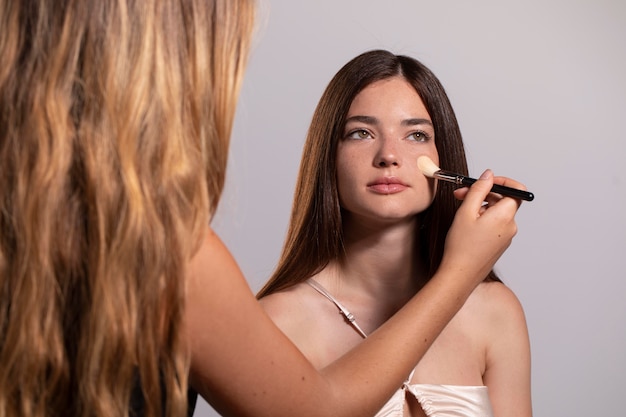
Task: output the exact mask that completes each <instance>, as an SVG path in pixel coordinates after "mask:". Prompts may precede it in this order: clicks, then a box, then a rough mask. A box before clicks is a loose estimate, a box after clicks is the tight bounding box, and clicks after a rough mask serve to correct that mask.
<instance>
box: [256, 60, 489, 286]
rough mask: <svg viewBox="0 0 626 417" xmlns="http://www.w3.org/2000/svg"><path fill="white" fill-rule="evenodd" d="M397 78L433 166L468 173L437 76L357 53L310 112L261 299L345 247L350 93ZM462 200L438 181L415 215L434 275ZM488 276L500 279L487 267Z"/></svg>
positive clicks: (413, 63)
mask: <svg viewBox="0 0 626 417" xmlns="http://www.w3.org/2000/svg"><path fill="white" fill-rule="evenodd" d="M396 76H400V77H403V78H404V79H406V80H407V81H408V82H409V83H410V84H411V85H412V86H413V88H414V89H415V91H416V92H417V93H418V94H419V96H420V98H421V99H422V101H423V102H424V105H425V107H426V110H427V111H428V113H429V115H430V117H431V119H432V122H433V126H434V130H435V138H436V140H435V144H436V147H437V152H438V153H439V163H440V165H441V166H443V167H446V170H450V171H453V172H459V173H461V174H465V175H467V170H468V167H467V160H466V156H465V150H464V146H463V139H462V136H461V131H460V128H459V124H458V122H457V119H456V115H455V113H454V110H453V108H452V105H451V103H450V100H449V99H448V96H447V94H446V92H445V89H444V87H443V85H442V84H441V82H440V81H439V79H438V78H437V77H436V76H435V75H434V74H433V72H432V71H431V70H430V69H428V68H427V67H426V66H424V65H423V64H422V63H421V62H419V61H418V60H416V59H414V58H411V57H408V56H403V55H395V54H393V53H391V52H389V51H385V50H373V51H368V52H365V53H362V54H361V55H359V56H357V57H355V58H353V59H352V60H351V61H349V62H348V63H347V64H345V65H344V66H343V67H342V68H341V69H340V70H339V71H338V72H337V74H335V76H334V77H333V78H332V79H331V81H330V83H329V84H328V86H327V87H326V89H325V91H324V93H323V94H322V97H321V98H320V101H319V103H318V105H317V107H316V109H315V112H314V113H313V118H312V121H311V125H310V127H309V131H308V134H307V138H306V142H305V144H304V149H303V152H302V160H301V164H300V171H299V174H298V179H297V181H296V189H295V195H294V199H293V205H292V210H291V219H290V222H289V227H288V230H287V236H286V239H285V244H284V246H283V250H282V254H281V256H280V259H279V261H278V265H277V267H276V269H275V270H274V273H273V274H272V276H271V277H270V279H269V281H268V282H267V283H266V284H265V286H264V287H263V288H262V289H261V291H259V293H258V294H257V297H258V298H262V297H264V296H266V295H269V294H271V293H274V292H277V291H280V290H283V289H285V288H288V287H290V286H292V285H295V284H297V283H299V282H302V281H304V280H306V279H308V278H310V277H311V276H313V275H315V274H316V273H318V272H320V271H321V270H322V269H323V268H324V267H325V266H326V265H328V263H329V262H330V261H331V260H334V259H339V258H340V257H341V256H342V254H343V253H344V252H343V228H342V216H341V207H340V204H339V194H338V191H337V144H338V143H339V140H340V139H341V137H342V135H343V132H344V128H345V123H346V117H347V114H348V111H349V109H350V105H351V104H352V101H353V100H354V98H355V97H356V96H357V94H359V93H360V92H361V91H362V90H363V89H364V88H365V87H367V86H369V85H370V84H372V83H374V82H376V81H379V80H383V79H388V78H391V77H396ZM459 205H460V203H459V202H458V201H457V200H456V199H455V198H454V196H453V194H452V186H451V185H450V184H447V183H443V182H439V185H438V187H437V193H436V196H435V199H434V201H433V203H432V204H431V206H430V207H429V208H428V209H427V210H426V211H425V212H424V213H421V214H420V216H421V217H422V219H421V222H420V223H421V230H416V233H418V234H419V236H418V238H419V239H420V244H419V245H416V246H417V247H418V248H419V251H420V253H418V254H416V255H417V256H420V257H422V259H423V261H424V262H425V264H426V266H427V268H428V271H429V276H432V275H433V274H434V273H435V271H436V270H437V268H439V265H440V264H441V260H442V258H443V250H444V244H445V238H446V235H447V233H448V230H449V229H450V226H451V224H452V220H453V219H454V215H455V213H456V210H457V209H458V207H459ZM486 279H487V280H498V278H497V276H496V275H495V273H494V272H493V271H491V272H490V274H489V276H488V277H487V278H486Z"/></svg>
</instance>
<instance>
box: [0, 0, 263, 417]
mask: <svg viewBox="0 0 626 417" xmlns="http://www.w3.org/2000/svg"><path fill="white" fill-rule="evenodd" d="M254 8H255V6H254V4H253V0H214V1H211V0H179V1H171V2H170V1H159V0H154V1H148V0H145V1H126V0H111V1H101V0H61V1H55V2H51V1H45V0H40V1H37V0H15V1H12V0H0V27H2V30H1V31H0V57H1V59H0V60H1V62H2V64H1V65H0V416H1V417H4V416H18V415H19V416H66V415H75V416H94V417H96V416H127V415H128V414H129V401H130V399H129V398H130V395H131V391H132V389H133V387H134V386H137V385H138V384H137V383H138V382H139V386H140V387H141V392H142V396H143V398H144V400H145V401H144V402H145V410H144V411H145V415H147V416H155V415H161V414H162V413H164V414H166V415H171V416H180V415H184V413H185V410H186V401H187V372H188V362H189V361H188V349H187V346H186V343H185V340H184V336H183V335H184V333H183V332H182V329H181V326H182V317H183V311H184V298H185V280H184V276H185V266H186V264H187V262H188V261H189V259H190V258H191V256H192V254H193V252H194V251H195V250H196V249H197V247H198V243H199V239H200V236H201V233H202V232H203V231H204V230H205V229H206V226H207V224H208V222H209V220H210V216H211V215H212V213H213V212H214V210H215V208H216V206H217V204H218V201H219V198H220V194H221V191H222V187H223V183H224V175H225V168H226V158H227V150H228V143H229V137H230V133H231V127H232V121H233V117H234V111H235V104H236V99H237V93H238V89H239V85H240V82H241V77H242V71H243V67H244V65H245V60H246V55H247V51H248V47H249V40H250V36H251V32H252V23H253V18H254V16H253V15H254ZM163 405H165V408H164V409H163V410H162V406H163Z"/></svg>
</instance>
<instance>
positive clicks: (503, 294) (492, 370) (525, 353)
mask: <svg viewBox="0 0 626 417" xmlns="http://www.w3.org/2000/svg"><path fill="white" fill-rule="evenodd" d="M489 292H490V293H489V294H488V298H489V304H490V310H491V311H492V313H491V318H490V319H489V323H490V324H491V325H490V328H489V329H488V332H489V339H490V340H491V342H490V343H489V346H488V348H487V355H486V369H485V375H484V376H483V379H484V381H485V385H487V386H488V387H489V397H490V398H491V403H492V405H493V411H494V414H495V415H496V416H498V417H530V416H532V406H531V392H530V342H529V339H528V329H527V326H526V319H525V317H524V311H523V309H522V306H521V304H520V303H519V301H518V299H517V297H516V296H515V295H514V294H513V292H512V291H511V290H510V289H508V288H506V287H505V286H503V285H501V284H498V285H494V286H493V287H492V288H491V289H490V290H489Z"/></svg>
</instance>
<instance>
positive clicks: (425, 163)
mask: <svg viewBox="0 0 626 417" xmlns="http://www.w3.org/2000/svg"><path fill="white" fill-rule="evenodd" d="M417 167H418V168H419V170H420V171H422V174H424V175H426V176H427V177H430V178H433V177H434V176H435V172H437V171H439V170H440V169H439V167H438V166H437V165H436V164H435V163H434V162H433V161H432V159H430V158H429V157H427V156H426V155H422V156H420V157H419V158H417Z"/></svg>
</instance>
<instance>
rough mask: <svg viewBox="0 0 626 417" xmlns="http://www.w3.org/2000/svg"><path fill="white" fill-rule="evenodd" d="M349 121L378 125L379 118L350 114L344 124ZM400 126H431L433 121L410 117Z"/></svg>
mask: <svg viewBox="0 0 626 417" xmlns="http://www.w3.org/2000/svg"><path fill="white" fill-rule="evenodd" d="M350 122H361V123H366V124H370V125H378V124H379V120H378V119H377V118H375V117H373V116H360V115H357V116H350V117H348V118H347V119H346V124H348V123H350ZM401 124H402V126H416V125H429V126H432V125H433V122H431V121H430V120H428V119H422V118H412V119H405V120H403V121H402V123H401Z"/></svg>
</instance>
